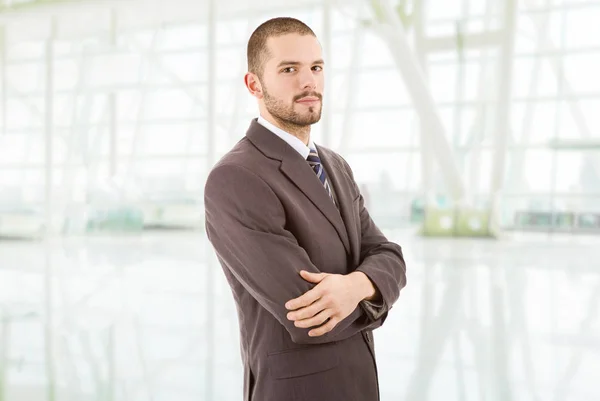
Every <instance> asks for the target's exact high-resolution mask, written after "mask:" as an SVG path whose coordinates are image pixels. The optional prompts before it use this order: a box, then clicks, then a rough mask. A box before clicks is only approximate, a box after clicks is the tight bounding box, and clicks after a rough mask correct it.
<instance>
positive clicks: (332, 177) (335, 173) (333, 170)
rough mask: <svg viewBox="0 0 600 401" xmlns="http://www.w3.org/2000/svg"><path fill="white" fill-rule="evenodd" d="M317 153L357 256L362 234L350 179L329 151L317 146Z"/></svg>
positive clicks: (352, 251) (352, 250) (351, 247)
mask: <svg viewBox="0 0 600 401" xmlns="http://www.w3.org/2000/svg"><path fill="white" fill-rule="evenodd" d="M315 146H317V145H315ZM317 152H318V153H319V157H320V159H321V162H322V163H323V167H325V170H326V171H327V176H328V177H329V185H331V186H332V187H333V190H334V191H335V194H336V195H337V199H338V203H339V207H340V211H339V212H340V214H341V216H342V219H343V221H344V227H345V229H346V234H347V236H348V239H349V242H350V251H351V254H353V255H356V253H357V252H358V248H359V246H360V244H359V241H360V232H358V229H357V225H356V214H355V211H354V204H353V202H354V196H353V192H352V191H351V190H350V186H349V185H346V183H347V181H348V178H347V177H346V176H345V175H344V173H343V171H342V170H341V167H337V163H336V162H335V160H334V159H333V157H332V156H331V154H330V153H329V151H328V150H327V149H323V148H321V147H319V146H317Z"/></svg>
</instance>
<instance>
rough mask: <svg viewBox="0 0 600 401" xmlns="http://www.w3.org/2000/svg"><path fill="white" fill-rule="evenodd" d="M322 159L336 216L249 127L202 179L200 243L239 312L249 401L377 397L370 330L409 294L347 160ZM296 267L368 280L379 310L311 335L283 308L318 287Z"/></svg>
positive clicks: (307, 170) (325, 154)
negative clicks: (205, 243)
mask: <svg viewBox="0 0 600 401" xmlns="http://www.w3.org/2000/svg"><path fill="white" fill-rule="evenodd" d="M317 151H318V153H319V156H320V158H321V161H322V163H323V166H324V167H325V170H326V171H327V174H328V176H329V180H330V184H331V185H332V186H333V188H334V191H335V193H336V195H337V198H338V202H339V211H338V209H337V208H336V206H335V204H334V203H333V202H332V201H331V199H330V198H329V196H328V195H327V192H326V190H325V188H324V187H323V185H322V184H321V182H320V181H319V179H318V178H317V176H316V174H315V173H314V172H313V170H312V169H311V167H310V166H309V164H308V163H307V161H306V160H304V159H303V158H302V156H300V154H299V153H298V152H297V151H295V150H294V149H293V148H292V147H291V146H289V145H288V144H287V143H286V142H285V141H283V140H282V139H280V138H279V137H277V136H276V135H275V134H273V133H272V132H270V131H269V130H268V129H266V128H265V127H263V126H262V125H260V124H259V123H258V122H257V121H256V119H254V120H253V121H252V122H251V125H250V128H249V129H248V132H247V133H246V137H245V138H243V139H241V140H240V141H239V142H238V143H237V144H236V145H235V147H234V148H233V149H232V150H231V151H230V152H228V153H227V154H226V155H225V156H224V157H223V158H222V159H221V160H220V161H219V162H218V163H217V164H216V165H215V166H214V168H213V169H212V170H211V172H210V174H209V176H208V179H207V182H206V186H205V193H204V203H205V215H206V232H207V236H208V238H209V240H210V241H211V243H212V245H213V247H214V249H215V252H216V254H217V257H218V259H219V261H220V263H221V266H222V268H223V271H224V273H225V276H226V278H227V280H228V282H229V284H230V286H231V290H232V293H233V296H234V298H235V302H236V305H237V311H238V318H239V326H240V341H241V344H240V345H241V353H242V361H243V363H244V374H245V375H244V400H245V401H338V400H339V401H353V400H355V401H376V400H378V399H379V389H378V381H377V368H376V364H375V352H374V344H373V336H372V333H371V331H372V330H373V329H375V328H377V327H379V326H381V325H382V324H383V322H384V321H385V319H386V317H387V313H388V310H389V309H390V308H391V307H392V305H393V304H394V302H395V301H396V300H397V299H398V297H399V294H400V290H401V289H402V288H403V287H404V286H405V285H406V268H405V264H404V259H403V256H402V251H401V248H400V246H398V245H397V244H395V243H392V242H389V241H388V240H387V239H386V238H385V236H384V235H383V234H382V233H381V231H380V230H379V229H378V228H377V227H376V226H375V224H374V223H373V221H372V220H371V218H370V217H369V213H368V212H367V210H366V208H365V207H364V202H363V198H362V196H361V194H360V192H359V189H358V186H357V185H356V183H355V181H354V178H353V175H352V171H351V169H350V167H349V166H348V164H347V163H346V161H345V160H344V159H343V158H342V157H341V156H340V155H338V154H336V153H335V152H333V151H331V150H329V149H327V148H325V147H322V146H318V147H317ZM302 269H304V270H308V271H312V272H327V273H335V274H348V273H350V272H352V271H355V270H360V271H362V272H364V273H365V274H366V275H367V276H368V277H369V278H370V279H371V280H372V281H373V283H374V284H375V286H376V287H377V289H378V291H379V292H380V294H381V296H382V299H383V306H382V309H383V310H382V311H381V313H379V314H375V315H374V314H373V313H372V312H370V311H369V310H368V309H366V308H364V307H361V306H362V305H359V306H357V308H356V309H355V310H354V311H353V312H352V313H351V314H350V315H349V316H348V317H347V318H346V319H344V320H343V321H341V322H340V323H338V324H337V326H336V327H335V328H334V329H333V330H332V331H331V332H329V333H327V334H325V335H323V336H320V337H309V336H308V331H309V329H305V328H297V327H296V326H294V322H293V321H290V320H288V319H287V317H286V315H287V313H288V312H289V311H288V310H287V309H286V308H285V306H284V305H285V303H286V302H287V301H289V300H290V299H292V298H296V297H299V296H300V295H302V294H304V293H305V292H306V291H308V290H310V289H311V288H313V287H314V284H311V283H309V282H307V281H305V280H304V279H302V277H301V276H300V275H299V272H300V270H302ZM378 315H379V316H378Z"/></svg>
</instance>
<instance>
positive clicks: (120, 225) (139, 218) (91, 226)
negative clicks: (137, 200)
mask: <svg viewBox="0 0 600 401" xmlns="http://www.w3.org/2000/svg"><path fill="white" fill-rule="evenodd" d="M143 227H144V216H143V214H142V212H141V211H139V210H137V209H133V208H130V207H119V208H114V209H105V210H95V211H94V212H93V214H92V216H91V217H90V218H89V219H88V221H87V227H86V231H87V232H88V233H89V232H141V231H142V229H143Z"/></svg>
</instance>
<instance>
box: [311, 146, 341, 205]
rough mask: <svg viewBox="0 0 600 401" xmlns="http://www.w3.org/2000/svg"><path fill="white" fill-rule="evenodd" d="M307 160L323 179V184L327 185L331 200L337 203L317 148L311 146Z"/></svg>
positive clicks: (321, 179) (320, 178)
mask: <svg viewBox="0 0 600 401" xmlns="http://www.w3.org/2000/svg"><path fill="white" fill-rule="evenodd" d="M306 160H307V161H308V164H309V165H310V166H311V167H312V169H313V171H314V172H315V174H317V177H318V178H319V180H320V181H321V184H323V186H324V187H325V190H326V191H327V194H328V195H329V197H330V198H331V200H332V201H333V202H334V203H335V199H333V193H332V192H331V188H330V187H329V180H328V179H327V173H326V172H325V169H324V168H323V164H321V159H320V158H319V154H318V153H317V150H316V149H313V148H310V153H309V154H308V157H307V158H306Z"/></svg>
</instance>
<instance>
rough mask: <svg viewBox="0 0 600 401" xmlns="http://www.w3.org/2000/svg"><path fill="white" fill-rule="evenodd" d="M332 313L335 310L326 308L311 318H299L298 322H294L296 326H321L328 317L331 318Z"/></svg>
mask: <svg viewBox="0 0 600 401" xmlns="http://www.w3.org/2000/svg"><path fill="white" fill-rule="evenodd" d="M332 314H333V312H332V311H331V309H324V310H322V311H321V312H319V313H318V314H316V315H314V316H313V317H311V318H308V319H303V320H298V321H297V322H295V323H294V325H295V326H296V327H302V328H309V327H315V326H320V325H322V324H323V323H325V321H326V320H327V319H329V318H330V317H331V315H332Z"/></svg>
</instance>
